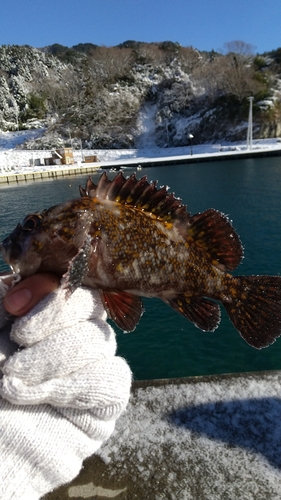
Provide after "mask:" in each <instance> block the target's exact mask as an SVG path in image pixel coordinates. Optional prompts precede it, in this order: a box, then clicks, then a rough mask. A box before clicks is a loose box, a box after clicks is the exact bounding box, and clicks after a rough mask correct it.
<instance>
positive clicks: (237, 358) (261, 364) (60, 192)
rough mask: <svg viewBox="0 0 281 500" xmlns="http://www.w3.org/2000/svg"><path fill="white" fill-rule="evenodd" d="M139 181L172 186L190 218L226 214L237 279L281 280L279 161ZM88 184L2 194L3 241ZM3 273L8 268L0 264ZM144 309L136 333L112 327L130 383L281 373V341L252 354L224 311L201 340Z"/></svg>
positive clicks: (160, 311) (17, 187) (161, 312)
mask: <svg viewBox="0 0 281 500" xmlns="http://www.w3.org/2000/svg"><path fill="white" fill-rule="evenodd" d="M132 171H133V169H132V170H131V171H130V170H128V171H127V170H126V172H125V173H126V174H128V175H129V174H130V173H131V172H132ZM99 175H100V174H94V175H93V180H94V181H95V180H97V179H98V177H99ZM142 175H147V177H148V180H155V179H157V180H158V181H159V185H168V186H170V190H171V191H173V192H175V194H176V196H178V197H181V198H182V200H183V202H184V203H185V204H187V205H188V210H189V211H190V213H191V214H194V213H197V212H202V211H204V210H206V209H207V208H215V209H217V210H220V211H221V212H223V213H225V214H227V215H228V217H229V218H230V219H231V220H232V222H233V225H234V227H235V229H236V231H237V232H238V234H239V235H240V237H241V240H242V243H243V247H244V254H245V256H244V259H243V261H242V263H241V265H240V266H239V268H238V269H237V270H236V271H235V274H245V275H251V274H271V275H278V274H279V275H280V271H281V158H259V159H248V160H229V161H218V162H215V161H214V162H206V163H194V164H186V165H178V166H177V165H173V166H164V165H163V166H159V167H152V168H146V169H143V170H142V172H138V176H142ZM110 176H111V177H113V176H114V174H112V173H111V174H110ZM86 178H87V177H86V176H81V178H79V177H67V178H65V179H62V180H52V181H42V182H39V181H35V182H33V183H24V184H23V183H20V184H10V185H9V186H4V187H1V188H0V239H1V240H2V239H3V238H4V237H5V236H6V235H7V234H8V233H9V232H10V231H11V230H12V229H13V228H14V227H15V225H16V224H17V223H18V222H20V221H21V220H22V218H23V217H24V216H25V215H27V214H28V213H30V212H32V211H39V210H42V209H44V208H48V207H50V206H52V205H55V204H58V203H61V202H63V201H66V200H69V199H71V198H74V197H78V196H79V194H78V186H79V184H82V185H84V184H85V180H86ZM0 266H1V269H2V270H3V269H5V267H4V265H3V264H2V262H0ZM144 304H145V309H146V312H145V314H144V315H143V317H142V318H141V321H140V323H139V325H138V326H137V328H136V330H135V331H134V332H132V333H129V334H124V333H123V332H121V331H120V330H118V328H116V327H114V328H115V330H116V332H117V343H118V353H119V354H120V355H121V356H123V357H125V358H126V359H127V361H128V362H129V364H130V366H131V369H132V371H133V376H134V378H135V379H153V378H170V377H183V376H191V375H207V374H216V373H217V374H219V373H231V372H245V371H255V370H269V369H281V338H280V339H279V340H277V341H276V342H275V343H274V344H273V345H272V346H270V347H268V348H266V349H262V350H256V349H253V348H252V347H250V346H248V345H247V344H246V343H245V341H244V340H243V339H242V338H241V337H240V336H239V334H238V333H237V331H236V330H235V328H234V327H233V326H232V324H231V322H230V320H229V319H228V317H227V314H226V313H225V312H224V311H222V320H221V324H220V326H219V328H218V329H217V330H216V331H215V332H212V333H206V332H202V331H201V330H199V329H197V328H196V327H194V326H193V325H192V324H191V323H190V322H189V321H187V320H186V319H185V318H183V317H181V316H180V315H179V314H177V313H176V312H175V311H173V310H172V309H171V308H170V307H168V306H167V305H165V304H164V303H163V302H162V301H161V300H158V299H145V300H144ZM81 341H82V339H81Z"/></svg>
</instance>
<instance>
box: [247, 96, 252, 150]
mask: <svg viewBox="0 0 281 500" xmlns="http://www.w3.org/2000/svg"><path fill="white" fill-rule="evenodd" d="M253 100H254V98H253V97H249V101H250V109H249V120H248V132H247V149H250V150H251V149H252V143H253Z"/></svg>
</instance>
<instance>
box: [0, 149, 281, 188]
mask: <svg viewBox="0 0 281 500" xmlns="http://www.w3.org/2000/svg"><path fill="white" fill-rule="evenodd" d="M209 148H211V149H213V150H214V149H215V151H213V152H212V151H208V150H207V151H206V152H198V153H196V150H199V151H200V149H201V150H202V149H204V145H203V146H201V147H200V146H195V147H194V148H193V149H194V152H193V154H191V152H190V151H191V150H190V151H189V154H187V152H186V150H187V151H188V150H189V149H190V148H188V147H187V148H178V149H179V150H184V151H185V154H170V153H171V152H175V151H176V149H177V148H173V149H167V150H165V152H166V153H167V154H166V155H165V156H154V154H155V153H157V155H159V154H161V153H162V152H163V150H160V149H154V150H152V151H150V150H148V151H147V156H141V155H140V156H138V153H145V150H132V151H130V150H128V151H127V150H125V153H126V154H123V158H122V150H116V151H115V154H116V159H111V160H110V161H97V162H93V163H83V162H81V161H78V160H76V162H75V163H74V164H73V165H62V166H60V167H58V166H54V167H53V168H48V169H46V166H44V165H41V166H38V167H36V168H34V167H33V169H32V167H22V168H21V169H20V171H16V172H12V171H7V172H2V173H1V174H0V184H10V183H19V182H27V181H36V180H43V179H56V178H61V177H70V176H78V175H85V174H91V173H94V172H95V171H102V170H110V169H115V170H121V169H122V167H124V168H134V167H135V168H137V169H142V168H148V167H155V166H159V165H179V164H189V163H201V162H212V161H224V160H237V159H247V158H260V157H272V156H281V143H279V142H278V140H276V142H275V143H271V144H270V143H269V144H267V145H263V144H262V142H261V143H259V142H257V144H255V145H254V146H253V148H252V149H247V148H246V147H245V146H244V145H240V146H239V145H232V146H231V145H230V146H223V147H221V146H220V145H217V146H215V145H213V146H209ZM206 149H208V145H207V146H206ZM151 152H152V153H153V154H149V153H151ZM29 153H30V154H32V155H34V152H32V151H30V152H29ZM36 153H37V154H39V152H36ZM75 153H76V156H78V154H77V152H75ZM120 153H121V154H120ZM130 153H131V155H130ZM41 154H42V152H41ZM134 154H135V155H136V156H132V155H134ZM118 155H119V158H118ZM129 156H130V157H129ZM120 157H121V159H120ZM138 167H139V168H138Z"/></svg>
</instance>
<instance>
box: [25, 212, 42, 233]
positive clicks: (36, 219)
mask: <svg viewBox="0 0 281 500" xmlns="http://www.w3.org/2000/svg"><path fill="white" fill-rule="evenodd" d="M40 222H41V217H40V216H39V215H37V214H32V215H28V216H27V217H26V218H25V219H24V221H23V224H22V229H23V230H24V231H32V229H35V228H36V227H37V226H38V224H39V223H40Z"/></svg>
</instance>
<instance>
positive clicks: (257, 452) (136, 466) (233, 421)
mask: <svg viewBox="0 0 281 500" xmlns="http://www.w3.org/2000/svg"><path fill="white" fill-rule="evenodd" d="M153 384H154V383H153V381H151V382H148V383H144V387H140V388H137V389H135V390H134V392H133V396H132V398H131V401H130V404H129V407H128V409H127V411H126V413H125V414H123V415H122V416H121V418H120V420H119V421H118V422H117V428H116V430H115V432H114V434H113V437H112V438H111V439H110V440H109V441H108V443H107V444H105V445H104V446H103V447H102V449H101V450H100V452H99V455H100V457H101V458H102V459H103V460H104V461H105V462H106V463H107V464H108V467H109V468H110V474H111V476H112V477H114V478H115V479H116V477H118V478H119V480H120V484H121V483H122V484H123V483H124V481H123V482H122V481H121V479H122V478H124V477H125V478H127V481H128V478H130V481H129V482H130V483H131V484H132V486H131V487H132V488H133V491H135V490H134V488H135V489H138V490H140V488H142V493H143V495H139V496H136V497H135V496H133V495H132V494H131V496H130V495H129V491H127V494H128V497H126V498H148V499H150V500H152V499H153V500H160V499H161V500H164V499H170V500H173V499H174V500H195V499H196V500H199V499H200V500H201V499H202V500H203V499H204V500H206V499H208V500H218V499H221V500H227V499H229V500H236V499H239V500H242V499H245V500H246V499H247V500H250V499H253V500H264V499H265V498H268V499H271V500H273V499H276V500H277V499H280V491H281V454H280V445H281V399H280V392H281V391H280V386H281V372H272V373H270V372H269V373H267V374H266V375H265V374H264V375H259V374H243V375H238V376H236V375H234V376H231V375H230V376H225V377H219V376H217V377H203V378H201V377H198V378H196V379H194V378H193V379H187V380H186V382H185V383H177V384H176V385H172V384H171V382H169V381H167V383H166V384H165V385H159V384H157V381H156V384H155V386H154V385H153ZM160 384H161V382H160ZM139 385H141V383H139ZM145 385H148V387H145ZM140 485H142V486H140ZM145 492H147V494H146V495H144V493H145ZM118 498H119V497H118Z"/></svg>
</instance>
